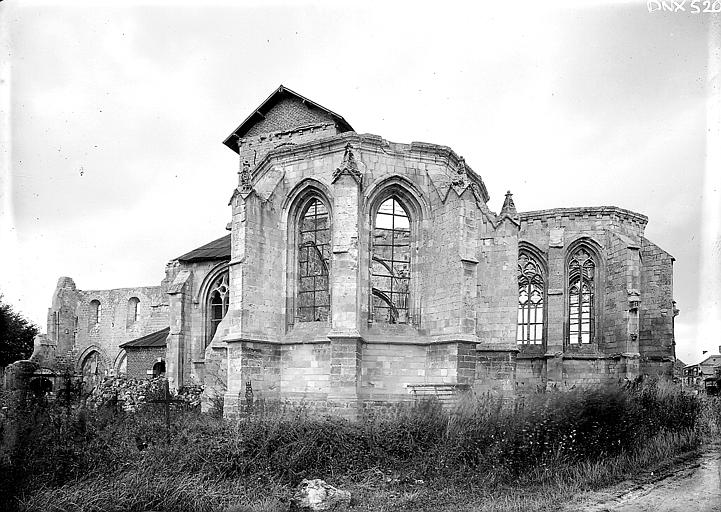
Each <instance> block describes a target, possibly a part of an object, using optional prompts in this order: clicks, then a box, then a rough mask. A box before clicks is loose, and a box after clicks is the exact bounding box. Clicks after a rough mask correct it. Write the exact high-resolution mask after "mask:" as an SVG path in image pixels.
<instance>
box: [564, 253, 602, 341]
mask: <svg viewBox="0 0 721 512" xmlns="http://www.w3.org/2000/svg"><path fill="white" fill-rule="evenodd" d="M595 270H596V264H595V263H594V261H593V258H592V257H591V255H590V254H589V253H588V252H587V251H586V250H585V249H583V248H581V249H579V250H578V251H576V253H574V255H573V257H572V258H571V262H570V264H569V281H568V307H569V313H568V319H569V330H568V334H569V336H568V342H569V343H572V344H577V345H582V344H589V343H591V342H593V339H594V321H595V319H594V315H595V311H594V304H593V303H594V274H595Z"/></svg>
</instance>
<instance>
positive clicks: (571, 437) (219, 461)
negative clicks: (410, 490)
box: [0, 383, 721, 510]
mask: <svg viewBox="0 0 721 512" xmlns="http://www.w3.org/2000/svg"><path fill="white" fill-rule="evenodd" d="M156 409H158V408H156V407H154V406H150V405H148V406H146V407H143V408H140V409H139V410H138V411H136V412H132V413H129V412H123V411H122V410H120V411H119V410H118V408H113V407H109V408H102V407H101V408H99V409H97V410H89V409H83V408H79V409H76V410H74V411H71V413H70V414H68V411H67V410H66V409H64V408H60V407H57V406H56V405H55V404H29V405H27V406H18V407H16V408H14V410H13V417H12V418H10V419H9V420H5V421H4V422H3V426H2V429H1V430H4V431H5V434H4V437H3V447H2V452H0V472H2V475H0V476H2V477H4V478H3V481H6V480H5V477H7V478H9V479H10V480H7V481H10V482H12V487H8V485H10V484H6V492H9V491H8V489H14V490H15V491H16V492H18V495H19V494H20V493H22V492H23V490H29V489H37V488H40V487H42V486H46V487H48V488H50V489H51V490H48V491H45V492H44V494H43V496H45V497H44V498H42V499H43V500H44V499H50V500H51V498H49V497H48V496H52V495H53V492H54V491H52V489H57V492H58V493H60V494H58V496H61V495H62V496H64V498H63V499H67V500H70V501H68V503H70V502H71V501H72V500H73V499H76V498H77V499H80V498H79V497H78V496H80V494H82V496H85V495H86V494H83V493H84V492H85V491H82V489H80V488H79V487H78V486H81V487H82V484H81V483H82V482H83V481H87V482H90V483H88V485H89V486H90V487H93V486H97V485H100V484H99V482H114V481H118V482H120V481H122V482H126V483H128V485H130V483H131V482H133V481H135V480H133V479H142V478H145V479H152V480H154V481H157V482H175V483H179V482H190V481H194V480H193V478H195V479H196V480H197V479H207V480H208V481H209V482H215V483H214V484H213V485H216V486H220V487H224V486H226V484H225V483H223V482H235V483H234V484H233V485H234V486H235V487H233V489H235V491H233V492H236V491H238V489H240V487H237V486H238V485H240V486H241V487H242V488H243V489H245V490H243V492H244V493H245V492H251V493H252V492H258V493H260V492H262V489H263V488H267V487H268V486H276V487H277V486H281V487H283V486H292V485H295V484H297V483H298V482H299V481H300V480H301V479H303V478H329V477H331V478H332V477H334V476H338V475H345V476H347V477H352V476H353V475H363V474H366V473H367V472H369V471H370V472H373V471H380V472H382V473H383V474H388V473H390V472H396V473H403V474H405V475H410V474H412V475H413V478H419V479H433V478H454V477H455V476H461V475H462V476H463V478H467V476H468V475H470V474H484V475H491V476H492V477H493V478H494V479H496V480H497V481H500V482H504V481H506V482H509V481H515V480H517V478H518V477H519V476H520V475H524V474H526V475H527V474H531V473H533V472H534V471H536V470H537V469H538V468H544V467H552V466H553V465H555V464H563V465H569V464H575V463H579V462H584V463H587V462H593V461H598V460H602V459H604V458H606V457H609V456H614V455H616V454H619V453H623V452H626V451H629V450H631V449H634V448H636V447H638V446H641V445H643V443H644V441H645V440H647V439H650V438H652V437H654V436H656V434H659V433H663V432H668V433H678V434H679V435H680V434H683V432H688V431H690V430H692V429H694V428H695V427H697V426H698V424H699V423H698V418H699V415H700V413H701V403H700V401H699V399H698V398H697V397H693V396H688V395H684V394H682V393H680V391H677V390H674V389H670V388H666V387H663V386H660V385H657V384H655V383H651V384H649V385H647V386H642V387H640V388H638V389H623V388H621V387H618V386H600V387H594V388H589V389H576V390H572V391H568V392H550V393H544V394H539V395H535V396H533V397H528V398H526V399H525V400H524V399H519V400H516V401H511V402H509V401H505V400H501V399H498V398H493V397H490V396H467V397H466V398H465V399H464V400H463V401H462V403H461V404H459V406H458V408H457V409H456V410H454V411H453V412H452V413H451V414H448V412H447V411H444V410H443V409H442V408H441V406H440V404H439V403H438V402H425V403H422V404H420V405H419V406H417V407H405V408H404V407H401V408H399V409H398V410H397V411H396V413H395V414H393V415H389V416H385V417H374V418H373V417H370V418H365V419H363V420H361V421H358V422H349V421H346V420H343V419H340V418H337V417H330V416H326V417H317V416H309V415H308V411H304V410H300V411H299V410H292V409H283V408H281V407H258V408H257V409H258V411H259V412H258V414H257V415H250V416H246V417H245V418H243V419H241V420H238V421H227V420H222V419H218V418H214V417H213V416H211V415H201V414H199V413H197V412H194V411H182V412H179V411H176V412H174V413H173V425H172V428H171V433H170V434H171V437H170V439H171V441H170V443H167V442H166V430H165V421H164V415H163V414H161V412H160V410H156ZM715 410H719V409H715ZM719 417H721V415H720V416H719ZM11 433H12V434H13V435H10V434H11ZM536 472H537V471H536ZM408 478H410V477H408ZM198 481H200V480H198ZM79 482H80V483H79ZM238 482H240V483H238ZM169 485H170V484H169ZM173 485H174V484H173ZM183 485H185V484H183ZM188 485H190V484H188ZM228 485H229V484H228ZM90 487H88V488H90ZM131 487H133V486H131ZM171 487H172V486H171ZM172 488H175V487H172ZM186 488H187V486H186V487H183V486H181V487H178V489H177V493H179V494H177V495H176V496H173V497H170V496H168V497H165V498H163V497H162V496H161V494H162V493H161V492H160V491H159V490H158V489H159V488H157V486H156V487H152V486H151V487H147V486H146V487H143V488H142V489H140V488H139V487H137V486H135V487H133V488H129V490H128V491H127V492H131V491H132V492H135V493H136V494H137V496H136V498H137V499H135V498H132V497H127V496H126V498H127V500H128V501H122V500H118V503H122V504H123V506H127V510H132V509H134V507H135V506H136V505H135V504H136V503H141V501H142V499H151V498H152V500H155V499H156V498H157V499H161V498H162V499H165V500H166V501H162V499H161V501H160V502H158V503H159V505H158V506H160V504H162V503H166V505H167V506H166V509H168V510H175V509H176V508H175V507H176V506H179V505H177V504H180V503H182V502H183V501H184V499H181V498H180V497H181V496H183V494H182V493H183V492H185V491H184V490H183V489H186ZM143 489H144V490H143ZM254 489H255V491H254ZM141 490H142V492H141ZM174 492H175V491H174ZM188 492H191V491H188ZM238 492H240V491H238ZM47 493H50V494H47ZM78 493H80V494H78ZM138 493H139V494H138ZM143 493H145V494H143ZM159 493H160V494H159ZM141 495H142V496H144V497H142V496H141ZM33 496H35V494H33ZM38 496H39V495H38ZM38 496H36V498H31V499H30V500H29V501H28V500H26V504H28V506H29V507H30V505H29V504H30V503H35V504H36V505H37V506H40V505H39V504H40V503H51V501H52V500H51V501H37V500H40V497H38ZM138 496H141V497H138ZM149 497H150V498H149ZM153 497H155V498H153ZM131 498H132V499H131ZM141 498H142V499H141ZM33 499H36V501H33ZM88 499H89V498H88ZM133 500H135V501H133ZM152 500H151V501H152ZM213 500H215V498H213ZM213 500H210V501H202V503H201V502H200V501H199V502H198V504H197V506H198V509H201V510H202V509H206V507H209V508H207V509H211V508H212V507H216V506H220V505H221V504H222V503H226V502H225V501H222V500H220V501H218V500H215V501H213ZM6 503H9V502H7V501H6ZM76 503H79V502H78V501H76ZM153 503H155V502H153ZM233 503H239V502H238V501H237V500H236V501H234V502H233ZM0 505H1V504H0ZM34 506H35V505H33V506H32V507H30V508H33V507H34ZM98 506H100V505H98ZM224 506H225V505H224ZM5 508H6V509H10V507H9V506H7V505H6V506H5ZM101 508H102V507H101ZM99 509H100V508H99ZM99 509H98V510H99Z"/></svg>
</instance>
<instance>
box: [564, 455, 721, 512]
mask: <svg viewBox="0 0 721 512" xmlns="http://www.w3.org/2000/svg"><path fill="white" fill-rule="evenodd" d="M567 510H568V511H570V510H575V511H578V512H677V511H681V512H683V511H689V512H721V445H719V444H716V445H714V446H710V447H709V448H707V449H706V450H705V451H704V452H703V453H702V454H701V456H700V457H699V458H697V459H694V460H691V461H687V462H686V463H684V464H682V465H681V467H680V468H677V469H675V470H673V471H670V472H666V473H665V474H664V475H661V476H660V477H659V478H658V479H655V480H654V479H651V480H650V481H647V482H646V483H643V484H638V483H636V484H634V483H633V482H624V483H623V484H620V485H618V486H616V487H614V488H612V489H608V490H606V491H604V492H600V493H593V494H592V495H590V496H589V497H588V498H587V499H586V500H585V501H584V502H583V503H582V504H580V505H576V506H574V507H572V508H568V509H567Z"/></svg>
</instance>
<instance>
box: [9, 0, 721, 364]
mask: <svg viewBox="0 0 721 512" xmlns="http://www.w3.org/2000/svg"><path fill="white" fill-rule="evenodd" d="M115 3H116V4H119V3H118V2H115ZM650 4H654V2H650V3H648V4H647V2H645V1H630V2H610V1H607V2H594V3H584V2H565V3H564V4H554V3H553V2H527V3H526V2H522V1H519V2H493V3H488V4H480V3H474V4H471V3H470V2H469V3H467V4H466V3H459V2H452V1H451V2H433V3H428V4H426V3H422V2H413V3H410V2H409V3H391V2H387V3H380V2H378V3H376V2H362V3H360V2H358V3H349V2H348V3H346V2H319V1H313V2H309V1H305V2H290V1H288V2H256V3H243V2H232V3H230V2H225V3H213V2H209V3H203V6H202V7H200V6H199V5H200V2H199V3H198V5H195V4H193V3H182V2H180V3H179V2H172V5H171V3H170V2H168V3H166V2H157V1H156V2H125V3H123V4H122V6H120V5H112V4H111V3H104V2H84V3H73V2H37V1H33V2H30V1H25V2H23V1H17V0H16V1H13V0H8V1H5V2H2V3H0V46H1V49H2V53H1V55H2V57H1V58H0V108H2V111H1V112H0V179H1V180H2V187H0V219H1V220H0V222H1V224H0V265H1V266H0V268H2V272H0V293H2V294H3V295H4V300H5V301H6V302H9V303H10V304H12V305H13V307H14V308H15V309H16V310H18V311H20V312H22V313H23V314H25V315H26V316H27V317H29V318H30V319H31V320H32V321H34V322H36V323H37V324H38V325H40V326H41V328H42V330H45V322H46V314H47V308H48V306H49V305H50V300H51V297H52V293H53V290H54V288H55V283H56V282H57V279H58V277H60V276H70V277H72V278H73V279H74V280H75V282H76V284H77V285H78V287H79V288H81V289H104V288H119V287H128V286H141V285H157V284H159V283H160V280H161V279H162V278H163V276H164V266H165V263H166V262H168V261H169V260H170V259H172V258H174V257H176V256H178V255H180V254H183V253H184V252H187V251H188V250H190V249H193V248H195V247H197V246H199V245H202V244H204V243H206V242H208V241H210V240H213V239H215V238H218V237H220V236H223V235H224V234H226V231H225V225H226V223H227V222H229V220H230V208H229V207H228V206H227V204H228V200H229V198H230V195H231V193H232V190H233V187H234V186H235V185H236V183H237V175H236V172H237V169H238V163H237V155H236V154H235V153H233V152H232V151H231V150H229V149H228V148H227V147H225V146H223V145H222V140H223V139H224V138H225V137H226V136H227V135H228V134H229V133H230V132H231V131H232V130H233V129H234V128H235V127H236V126H237V125H238V124H239V123H240V122H241V121H242V120H243V119H244V118H245V117H246V116H247V115H248V114H249V113H250V112H251V111H252V110H253V109H254V108H255V107H257V106H258V104H260V103H261V102H262V101H263V100H264V99H265V98H266V97H267V96H268V94H270V92H272V90H274V89H275V88H276V87H278V85H280V84H284V85H286V86H288V87H290V88H291V89H293V90H295V91H297V92H298V93H300V94H302V95H304V96H306V97H308V98H310V99H312V100H314V101H316V102H318V103H320V104H322V105H324V106H326V107H327V108H330V109H331V110H333V111H335V112H337V113H339V114H340V115H342V116H344V117H345V118H346V120H348V121H349V122H350V123H351V125H352V126H353V127H354V128H355V129H356V131H358V132H360V133H374V134H378V135H381V136H383V137H384V138H386V139H389V140H392V141H396V142H412V141H424V142H433V143H437V144H445V145H448V146H451V147H452V148H453V149H454V150H455V151H456V152H457V153H459V154H460V155H463V156H464V157H465V158H466V161H467V162H468V163H469V164H470V165H471V167H472V168H473V169H474V170H475V171H476V172H477V173H479V174H480V175H481V177H482V178H483V180H484V181H485V183H486V186H487V187H488V191H489V193H490V195H491V201H490V207H491V209H492V210H494V211H498V210H500V207H501V204H502V203H503V196H504V193H505V192H506V190H508V189H510V190H511V191H512V192H513V193H514V200H515V202H516V206H517V207H518V209H519V210H522V211H523V210H535V209H546V208H556V207H572V206H601V205H615V206H619V207H622V208H627V209H630V210H633V211H637V212H640V213H643V214H644V215H647V216H648V217H649V224H648V226H647V229H646V236H647V237H648V238H649V239H650V240H652V241H653V242H655V243H657V244H658V245H660V246H661V247H662V248H664V249H665V250H667V251H668V252H670V253H671V254H672V255H674V256H675V257H676V264H675V280H674V286H675V292H674V295H675V299H676V301H677V303H678V307H679V309H681V315H680V316H679V317H678V318H677V319H676V341H677V355H678V357H680V358H681V359H683V360H684V361H685V362H687V363H693V362H696V361H698V360H700V359H701V358H702V350H708V351H710V352H713V353H718V347H719V345H721V335H719V332H721V329H719V327H721V301H720V299H721V292H719V290H721V238H719V236H720V235H719V233H720V232H721V228H720V226H721V186H720V184H719V179H718V177H717V175H721V154H720V153H719V152H720V151H721V137H720V135H721V132H720V131H719V122H721V102H720V101H719V96H720V95H721V92H720V90H719V75H718V73H719V70H720V68H721V64H717V62H718V61H721V53H720V52H719V50H718V49H719V46H721V36H720V35H721V23H719V19H718V17H719V16H720V15H718V14H715V15H714V14H709V13H692V12H689V11H690V6H689V5H686V9H687V12H685V13H678V12H676V13H670V12H661V11H654V12H649V8H648V5H650ZM471 5H474V6H473V7H471ZM714 164H719V165H714Z"/></svg>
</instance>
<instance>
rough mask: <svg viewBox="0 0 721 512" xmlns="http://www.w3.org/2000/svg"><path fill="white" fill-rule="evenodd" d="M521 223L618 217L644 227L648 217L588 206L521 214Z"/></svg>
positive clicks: (623, 210)
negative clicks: (576, 218) (567, 218)
mask: <svg viewBox="0 0 721 512" xmlns="http://www.w3.org/2000/svg"><path fill="white" fill-rule="evenodd" d="M518 215H519V216H520V218H521V222H530V221H534V220H550V219H555V218H556V217H581V218H583V217H596V216H601V217H612V216H616V217H619V218H621V219H623V220H628V221H631V222H637V223H639V224H641V225H642V226H645V225H646V224H647V223H648V217H646V216H645V215H642V214H640V213H636V212H632V211H631V210H625V209H623V208H619V207H617V206H588V207H579V208H553V209H551V210H535V211H530V212H519V214H518Z"/></svg>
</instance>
